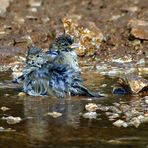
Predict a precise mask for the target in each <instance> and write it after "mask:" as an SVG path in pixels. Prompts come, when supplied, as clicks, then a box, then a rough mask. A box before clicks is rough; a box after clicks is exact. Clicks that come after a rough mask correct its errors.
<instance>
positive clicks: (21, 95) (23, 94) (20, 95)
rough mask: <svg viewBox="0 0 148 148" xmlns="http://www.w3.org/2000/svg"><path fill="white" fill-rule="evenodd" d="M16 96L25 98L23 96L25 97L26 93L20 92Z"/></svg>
mask: <svg viewBox="0 0 148 148" xmlns="http://www.w3.org/2000/svg"><path fill="white" fill-rule="evenodd" d="M18 96H19V97H25V96H26V93H24V92H20V93H19V94H18Z"/></svg>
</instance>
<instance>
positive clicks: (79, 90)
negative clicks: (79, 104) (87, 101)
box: [72, 84, 104, 97]
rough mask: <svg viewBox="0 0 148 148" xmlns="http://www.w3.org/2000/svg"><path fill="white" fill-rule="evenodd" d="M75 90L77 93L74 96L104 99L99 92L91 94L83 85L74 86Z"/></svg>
mask: <svg viewBox="0 0 148 148" xmlns="http://www.w3.org/2000/svg"><path fill="white" fill-rule="evenodd" d="M74 87H75V89H74V90H77V91H74V92H73V93H72V94H73V95H75V94H76V95H83V96H87V97H104V95H103V94H100V93H99V92H91V91H89V90H88V89H87V88H86V87H84V86H83V85H80V84H79V85H75V86H74Z"/></svg>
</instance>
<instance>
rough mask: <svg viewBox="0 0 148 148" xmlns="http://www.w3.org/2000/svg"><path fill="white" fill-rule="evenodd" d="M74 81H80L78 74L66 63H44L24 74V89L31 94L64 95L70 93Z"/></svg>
mask: <svg viewBox="0 0 148 148" xmlns="http://www.w3.org/2000/svg"><path fill="white" fill-rule="evenodd" d="M75 81H77V82H78V83H81V79H80V77H79V74H77V73H76V72H75V71H74V70H73V69H71V68H70V67H69V66H68V65H64V64H63V65H57V64H56V65H55V64H45V65H43V66H42V67H41V68H38V69H36V70H34V71H32V72H30V73H29V74H28V75H26V76H25V79H24V82H25V83H24V91H25V92H26V93H28V94H29V95H33V96H41V95H53V96H57V97H65V96H66V95H71V87H72V84H73V83H74V82H75Z"/></svg>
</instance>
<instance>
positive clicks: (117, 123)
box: [113, 119, 128, 127]
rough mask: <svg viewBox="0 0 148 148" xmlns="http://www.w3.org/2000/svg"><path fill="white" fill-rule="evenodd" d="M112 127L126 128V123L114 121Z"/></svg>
mask: <svg viewBox="0 0 148 148" xmlns="http://www.w3.org/2000/svg"><path fill="white" fill-rule="evenodd" d="M113 125H114V126H116V127H127V126H128V125H127V123H126V122H124V121H123V120H120V119H119V120H117V121H115V122H114V123H113Z"/></svg>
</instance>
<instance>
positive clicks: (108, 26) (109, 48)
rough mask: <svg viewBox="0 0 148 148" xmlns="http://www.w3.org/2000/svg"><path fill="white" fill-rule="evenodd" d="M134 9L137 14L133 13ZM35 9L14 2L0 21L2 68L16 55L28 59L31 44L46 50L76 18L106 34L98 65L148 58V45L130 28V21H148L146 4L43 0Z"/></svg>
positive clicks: (136, 1) (133, 0)
mask: <svg viewBox="0 0 148 148" xmlns="http://www.w3.org/2000/svg"><path fill="white" fill-rule="evenodd" d="M40 1H41V0H40ZM133 7H136V10H133V9H132V10H131V9H130V8H133ZM36 8H37V9H36V10H37V11H36V10H35V9H34V8H33V7H31V6H30V5H29V0H28V1H27V0H23V1H20V0H13V1H12V2H11V3H10V5H9V7H8V8H7V11H6V13H5V14H4V15H2V16H1V17H0V29H1V30H4V32H5V33H1V34H0V46H1V47H0V55H1V57H0V63H1V64H7V63H11V62H13V61H14V57H15V55H20V54H21V55H25V51H26V49H27V46H29V45H30V44H31V43H34V44H36V45H37V46H39V47H42V48H44V49H47V48H48V46H49V44H50V42H51V41H52V40H53V39H54V38H55V36H56V34H58V33H59V32H63V31H64V29H63V24H62V21H61V20H62V18H63V17H64V16H70V15H73V14H74V15H75V14H76V15H80V16H82V18H81V20H82V21H81V23H82V24H83V21H84V22H90V21H91V22H94V23H95V24H96V26H97V27H98V28H100V29H101V31H102V32H103V34H104V36H105V38H106V41H104V42H103V43H102V44H101V48H100V50H98V51H97V52H96V54H95V57H97V58H95V59H97V60H96V61H97V62H99V61H100V60H101V61H103V60H105V59H111V58H115V57H116V58H120V57H125V56H126V57H130V58H132V59H135V60H137V59H140V58H141V57H144V58H146V57H147V56H148V52H147V49H148V41H147V40H145V39H135V38H134V37H132V36H131V34H130V29H129V28H128V22H129V21H130V20H131V19H142V20H145V21H148V1H147V0H122V1H121V0H120V1H119V0H112V1H110V0H81V1H80V0H56V1H55V0H50V1H49V0H44V1H43V0H42V3H41V6H39V7H36ZM33 11H36V12H33ZM29 36H30V37H31V39H32V42H30V40H29V39H28V37H29ZM81 59H85V58H84V57H83V58H81ZM90 59H94V56H93V58H92V57H91V58H90Z"/></svg>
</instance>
